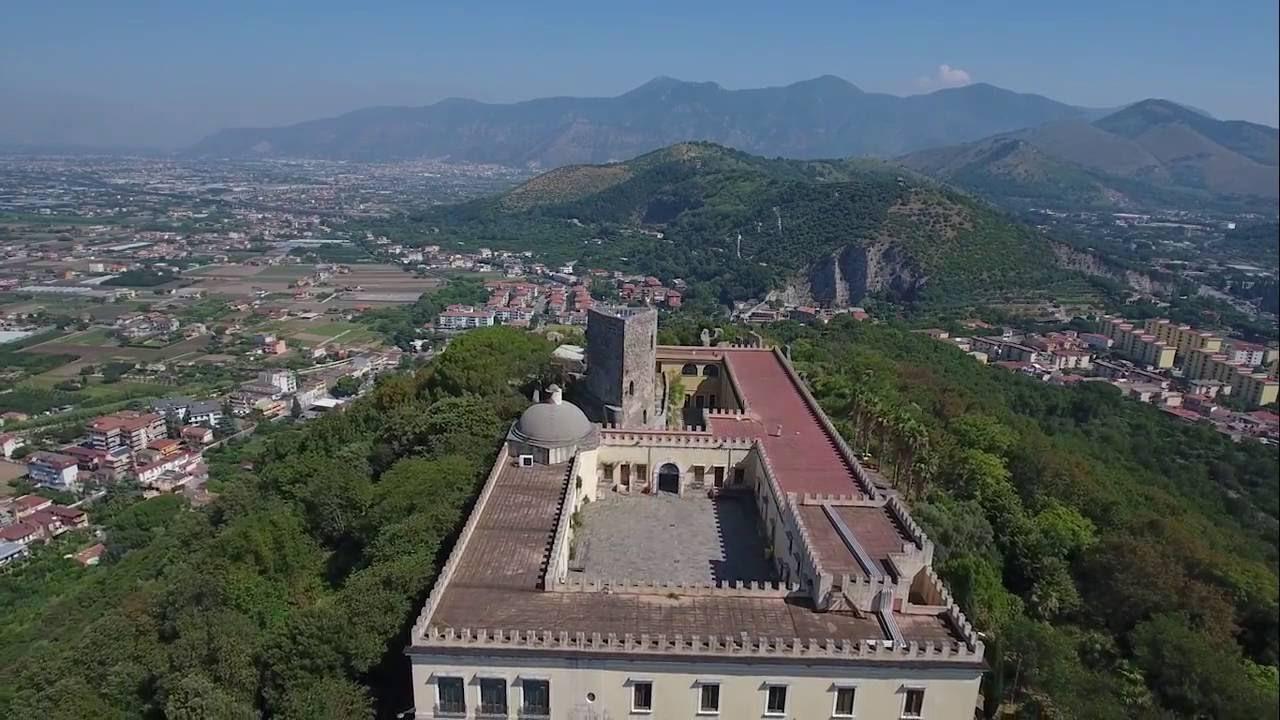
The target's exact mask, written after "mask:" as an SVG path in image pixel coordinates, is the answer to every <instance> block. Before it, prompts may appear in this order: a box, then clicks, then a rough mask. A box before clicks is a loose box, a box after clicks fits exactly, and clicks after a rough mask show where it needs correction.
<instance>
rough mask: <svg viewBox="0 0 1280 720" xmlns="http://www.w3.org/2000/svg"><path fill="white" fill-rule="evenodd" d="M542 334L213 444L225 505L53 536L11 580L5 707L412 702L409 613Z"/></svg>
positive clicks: (228, 708) (536, 363) (172, 505)
mask: <svg viewBox="0 0 1280 720" xmlns="http://www.w3.org/2000/svg"><path fill="white" fill-rule="evenodd" d="M549 351H550V348H549V347H548V346H547V345H546V344H545V343H544V341H542V340H541V338H539V337H537V336H535V335H530V334H526V333H523V332H519V331H515V330H510V329H504V328H494V329H492V330H486V331H479V332H475V333H472V334H469V335H467V336H464V337H462V338H459V339H458V340H457V341H456V342H455V343H454V344H453V346H452V349H451V350H450V351H449V352H447V353H445V354H444V355H443V356H442V357H441V358H439V359H438V360H436V361H435V362H434V363H433V364H432V365H431V366H430V367H428V368H427V369H425V370H423V371H421V372H419V373H417V374H416V375H408V374H401V375H398V376H395V377H390V378H387V379H385V380H382V381H381V382H380V383H379V384H378V386H377V388H376V389H375V390H374V391H373V392H372V393H370V395H369V396H367V397H366V398H364V399H362V400H360V401H359V402H357V403H355V404H354V405H353V406H352V407H351V408H350V409H349V410H348V411H347V412H344V413H341V414H337V415H333V416H328V417H324V418H321V419H318V420H315V421H313V422H310V423H308V424H307V425H305V426H290V425H287V424H284V425H280V424H276V425H272V424H264V425H262V426H261V427H262V428H263V429H264V430H265V431H266V432H265V434H264V433H259V434H258V435H257V436H255V437H254V438H253V440H252V441H251V442H248V443H246V444H242V445H238V446H235V447H233V448H230V449H227V450H222V451H218V452H214V453H211V454H210V456H209V461H210V465H211V476H212V480H211V488H212V489H213V490H214V491H216V492H217V493H218V494H219V497H218V499H217V500H216V501H215V502H214V503H213V504H212V505H211V506H209V507H206V508H203V509H199V510H189V509H188V508H186V507H185V505H184V504H183V502H182V501H181V500H180V499H179V498H176V497H172V496H164V497H158V498H154V499H151V500H146V501H142V502H134V501H135V500H136V498H126V497H120V498H115V499H113V500H112V501H109V502H108V503H107V504H106V505H105V506H100V507H99V508H98V509H97V510H95V511H94V514H95V520H100V521H102V522H103V523H104V524H105V527H106V532H107V538H108V547H109V556H108V557H107V559H106V560H105V561H104V563H103V564H102V565H101V566H99V567H96V568H89V569H81V568H79V567H78V566H76V565H74V563H72V561H70V560H66V559H64V558H63V557H62V555H63V554H65V553H66V552H70V551H72V550H73V549H74V548H75V547H77V546H78V543H84V544H87V543H88V540H87V539H86V538H83V537H81V538H70V539H67V540H66V541H64V542H62V543H59V544H56V545H52V546H49V547H46V548H42V549H40V550H39V551H38V552H37V555H36V557H35V558H34V559H33V560H32V561H31V562H29V563H27V564H25V565H24V566H22V567H21V568H19V569H17V570H15V571H14V572H12V573H9V574H6V575H4V576H2V577H0V717H11V718H34V717H41V718H47V719H50V720H54V719H61V718H66V719H67V720H71V719H73V718H74V719H77V720H80V719H83V718H121V719H123V718H139V717H150V718H161V717H163V718H171V719H177V718H185V719H188V720H195V719H197V718H200V719H204V718H254V717H260V716H264V715H265V716H269V717H278V718H296V719H298V720H303V719H308V720H309V719H313V718H333V719H334V720H338V719H340V718H341V719H346V718H360V717H373V716H374V713H375V708H376V709H377V711H379V712H381V713H383V714H389V713H393V712H398V711H401V710H404V709H405V708H408V707H409V706H411V705H412V700H411V698H410V696H409V694H408V690H409V681H408V670H407V663H406V661H405V659H404V657H403V654H402V653H403V649H404V646H405V644H406V642H407V628H408V625H409V623H410V621H411V618H412V616H413V615H414V613H415V612H416V609H415V608H417V607H418V606H419V605H420V604H421V602H422V600H423V599H424V597H425V594H426V592H427V590H428V588H429V586H430V584H431V582H432V580H433V579H434V574H435V570H436V568H437V567H438V566H439V564H440V563H442V562H443V559H444V556H445V555H446V554H447V551H448V549H449V547H450V543H451V542H452V538H453V537H454V535H455V534H456V532H457V531H458V530H459V529H460V527H461V525H462V522H463V520H464V518H465V515H466V512H467V509H468V507H469V504H470V503H471V502H472V500H473V498H474V496H475V494H476V492H477V491H478V489H479V488H478V484H479V483H480V481H481V480H482V478H483V476H484V473H485V471H487V469H488V466H489V464H490V463H491V461H492V458H493V455H494V453H495V452H496V449H497V444H498V439H499V437H500V435H501V433H502V431H504V430H505V429H506V425H507V423H508V422H509V421H510V419H511V418H512V417H513V416H514V414H515V413H517V412H518V411H519V410H520V409H521V408H522V407H523V406H524V405H525V404H527V400H526V399H525V397H526V395H525V394H524V390H525V388H523V387H521V386H520V384H519V383H518V382H513V379H520V378H531V377H533V376H534V375H535V374H536V373H537V372H539V371H540V370H541V369H543V368H544V367H545V365H546V360H547V357H548V356H549Z"/></svg>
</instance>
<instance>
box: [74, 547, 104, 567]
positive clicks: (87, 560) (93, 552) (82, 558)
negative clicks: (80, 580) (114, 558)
mask: <svg viewBox="0 0 1280 720" xmlns="http://www.w3.org/2000/svg"><path fill="white" fill-rule="evenodd" d="M106 554H107V546H106V545H103V544H102V543H95V544H93V545H90V546H89V547H87V548H85V549H83V550H81V551H80V552H78V553H76V554H75V555H74V556H73V558H74V559H75V561H76V562H78V563H80V564H81V565H83V566H84V567H92V566H94V565H97V564H98V563H99V562H101V561H102V556H103V555H106Z"/></svg>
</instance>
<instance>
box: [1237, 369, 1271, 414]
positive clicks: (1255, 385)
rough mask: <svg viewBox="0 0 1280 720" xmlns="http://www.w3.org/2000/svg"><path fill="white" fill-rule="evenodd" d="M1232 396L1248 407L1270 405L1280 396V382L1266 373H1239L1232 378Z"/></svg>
mask: <svg viewBox="0 0 1280 720" xmlns="http://www.w3.org/2000/svg"><path fill="white" fill-rule="evenodd" d="M1231 395H1232V396H1233V397H1237V398H1240V399H1241V400H1242V401H1243V402H1244V405H1245V406H1246V407H1250V408H1256V407H1262V406H1263V405H1270V404H1271V403H1273V402H1276V398H1277V397H1278V396H1280V382H1277V381H1276V379H1275V378H1274V377H1271V376H1269V375H1267V374H1266V373H1251V372H1243V371H1242V372H1237V373H1236V375H1235V377H1234V378H1232V382H1231Z"/></svg>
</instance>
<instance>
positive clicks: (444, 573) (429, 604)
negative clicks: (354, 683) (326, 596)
mask: <svg viewBox="0 0 1280 720" xmlns="http://www.w3.org/2000/svg"><path fill="white" fill-rule="evenodd" d="M510 462H511V456H510V455H509V454H508V453H507V444H506V443H503V444H502V449H501V450H499V451H498V457H497V459H496V460H494V461H493V467H492V468H491V469H490V470H489V476H488V477H487V478H485V481H484V489H483V490H481V491H480V496H479V497H478V498H476V504H475V508H474V509H472V511H471V515H470V516H468V517H467V522H466V524H465V525H463V527H462V533H461V534H459V535H458V540H457V541H456V542H455V543H454V544H453V549H452V550H450V551H449V558H448V559H447V560H445V562H444V566H443V567H442V568H440V574H439V575H438V576H436V582H435V584H434V585H432V586H431V592H430V593H429V594H428V595H427V601H426V603H425V604H423V606H422V612H420V613H418V619H417V620H416V621H414V624H413V632H414V635H419V634H421V632H422V631H423V629H425V628H426V626H427V623H429V622H430V620H431V616H432V614H433V613H434V612H435V610H436V605H437V604H438V603H439V602H440V598H441V596H442V595H443V594H444V590H445V588H446V587H447V586H448V585H449V581H450V580H452V579H453V576H454V573H456V572H457V571H458V564H459V562H460V560H461V559H462V554H463V551H464V550H465V549H466V546H467V541H468V540H470V539H471V536H472V535H473V534H475V531H476V526H477V525H479V524H480V516H481V515H483V514H484V507H485V505H487V504H488V502H489V498H490V496H492V495H493V488H494V487H495V486H496V485H497V482H498V476H499V475H500V474H501V473H502V471H503V470H504V469H506V467H507V465H508V464H509V463H510ZM570 485H572V483H570Z"/></svg>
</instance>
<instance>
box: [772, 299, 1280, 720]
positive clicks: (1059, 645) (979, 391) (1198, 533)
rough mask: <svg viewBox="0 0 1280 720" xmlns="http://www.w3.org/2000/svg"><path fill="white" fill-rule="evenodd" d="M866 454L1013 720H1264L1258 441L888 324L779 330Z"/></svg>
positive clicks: (1272, 697) (1269, 530)
mask: <svg viewBox="0 0 1280 720" xmlns="http://www.w3.org/2000/svg"><path fill="white" fill-rule="evenodd" d="M781 335H782V339H784V340H786V341H789V342H790V343H791V347H792V352H793V357H794V358H795V360H796V361H797V364H798V366H799V368H800V369H801V371H802V372H803V373H804V374H805V375H806V376H807V377H808V379H809V380H810V381H811V383H812V384H813V385H814V387H815V391H816V395H817V397H818V398H819V400H820V402H822V403H823V405H824V406H825V407H826V408H827V409H828V411H829V412H830V413H831V415H832V416H833V418H834V419H835V420H836V422H837V423H838V424H839V426H840V427H841V428H842V432H844V433H845V434H847V435H848V438H849V439H850V440H851V441H852V442H853V444H854V445H855V446H856V447H857V448H859V449H863V450H867V451H869V452H871V453H872V454H873V455H875V456H876V458H877V460H878V461H879V463H880V465H881V469H882V471H883V472H884V473H885V475H886V476H887V477H889V478H891V479H892V481H893V482H894V483H895V484H896V485H898V487H899V489H900V490H901V491H902V492H904V493H906V494H907V495H908V496H909V497H910V498H911V501H912V504H913V506H914V508H915V516H916V518H917V519H918V520H919V521H920V522H921V524H922V525H924V526H925V528H926V529H927V530H928V531H929V533H930V536H931V537H932V538H933V539H934V541H935V542H936V543H937V545H938V548H937V553H936V554H935V564H936V565H937V567H938V569H939V572H940V574H941V575H942V576H943V577H944V578H945V579H946V580H947V581H948V583H949V584H950V586H951V588H952V589H953V591H954V592H955V594H956V597H957V599H958V602H960V603H961V604H962V605H963V606H964V608H965V610H966V611H967V612H968V614H969V615H970V617H972V618H974V619H975V622H976V624H977V625H978V627H980V628H981V629H982V630H983V631H984V632H986V633H987V635H988V637H989V641H988V647H989V653H990V654H989V661H990V662H991V664H992V666H993V672H992V673H991V675H990V677H989V678H988V685H987V690H986V696H987V697H988V698H989V700H990V704H991V706H992V707H990V708H989V709H990V710H994V707H993V706H994V704H995V702H996V700H997V699H999V700H1000V701H1002V702H1003V703H1004V704H1005V707H1006V708H1016V709H1017V710H1018V712H1019V715H1020V716H1025V717H1045V718H1048V717H1077V718H1117V719H1120V718H1146V717H1151V718H1155V717H1179V718H1260V717H1276V715H1277V708H1276V698H1277V693H1278V688H1277V671H1276V664H1277V557H1278V555H1277V527H1278V526H1277V516H1278V515H1280V507H1278V505H1280V494H1278V492H1280V490H1278V486H1280V479H1278V477H1277V475H1278V474H1280V460H1278V458H1277V452H1276V449H1275V448H1269V447H1266V446H1263V445H1261V444H1258V443H1251V442H1250V443H1242V444H1236V443H1233V442H1231V441H1230V440H1228V439H1226V438H1224V437H1223V436H1222V435H1220V434H1218V433H1217V432H1215V431H1213V430H1212V429H1209V428H1206V427H1201V426H1192V425H1186V424H1182V423H1178V422H1176V421H1174V420H1172V419H1170V418H1167V417H1165V416H1163V415H1162V414H1161V413H1159V411H1157V410H1155V409H1154V408H1151V407H1149V406H1146V405H1143V404H1140V403H1135V402H1130V401H1126V400H1124V399H1122V398H1121V397H1120V395H1119V393H1118V392H1117V391H1115V389H1114V388H1111V387H1109V386H1107V385H1104V384H1100V383H1098V384H1095V383H1086V384H1084V385H1083V386H1082V387H1079V388H1073V389H1062V388H1054V387H1050V386H1047V385H1045V384H1044V383H1042V382H1039V381H1036V380H1033V379H1029V378H1024V377H1021V376H1016V375H1013V374H1010V373H1006V372H1004V371H1001V370H998V369H993V368H987V367H984V366H981V365H979V364H977V363H974V362H973V361H972V360H971V359H970V358H968V357H966V356H965V355H964V354H962V353H961V352H959V351H958V350H956V349H954V348H951V347H949V346H947V345H945V344H943V343H937V342H934V341H932V340H930V339H928V338H927V337H925V336H922V335H917V334H912V333H908V332H905V331H903V330H899V329H890V328H885V327H878V326H870V325H865V324H856V323H852V322H838V323H835V324H833V325H832V326H831V327H829V328H827V329H824V330H820V331H819V330H813V329H808V328H800V327H798V326H797V327H791V328H789V329H784V330H783V331H782V333H781Z"/></svg>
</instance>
